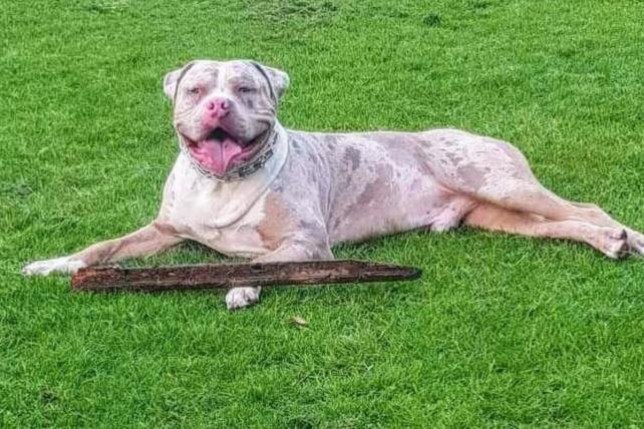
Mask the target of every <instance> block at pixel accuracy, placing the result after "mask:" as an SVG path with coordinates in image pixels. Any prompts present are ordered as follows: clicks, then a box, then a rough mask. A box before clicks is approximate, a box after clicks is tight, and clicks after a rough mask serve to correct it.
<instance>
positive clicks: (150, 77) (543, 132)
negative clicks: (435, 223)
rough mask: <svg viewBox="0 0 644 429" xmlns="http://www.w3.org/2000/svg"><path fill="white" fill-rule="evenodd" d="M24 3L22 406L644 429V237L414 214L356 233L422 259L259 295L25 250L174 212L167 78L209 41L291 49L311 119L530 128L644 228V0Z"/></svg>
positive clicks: (83, 413)
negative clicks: (82, 283)
mask: <svg viewBox="0 0 644 429" xmlns="http://www.w3.org/2000/svg"><path fill="white" fill-rule="evenodd" d="M0 6H1V7H0V10H1V12H0V70H1V71H2V73H1V77H0V100H1V103H0V427H3V428H5V427H7V428H10V427H20V428H24V427H106V428H120V427H174V426H182V427H223V428H233V427H234V428H248V427H280V428H282V427H284V428H318V427H322V428H365V427H401V428H402V427H459V428H464V427H534V428H544V427H557V428H559V427H627V428H636V427H644V387H643V385H644V261H642V260H639V261H638V260H629V261H626V262H620V263H616V262H612V261H609V260H606V259H604V258H603V257H602V256H601V255H600V254H599V253H597V252H595V251H593V250H592V249H590V248H588V247H585V246H582V245H577V244H572V243H567V242H554V241H540V240H531V239H526V238H519V237H512V236H506V235H496V234H490V233H483V232H477V231H466V230H461V231H456V232H453V233H447V234H444V235H430V234H422V233H412V234H407V235H401V236H396V237H387V238H384V239H381V240H377V241H373V242H369V243H365V244H361V245H350V246H343V247H341V248H338V249H336V255H337V256H339V257H352V258H353V257H355V258H362V259H368V260H376V261H379V260H382V261H391V262H396V263H404V264H413V265H417V266H420V267H422V268H423V270H424V276H423V279H422V280H421V281H418V282H414V283H404V284H384V285H380V286H376V287H369V286H363V287H356V288H342V287H333V288H331V287H328V288H321V289H300V290H267V291H265V293H264V295H263V299H262V303H261V304H260V305H258V306H255V307H253V308H251V309H249V310H246V311H240V312H236V313H229V312H228V311H226V310H225V305H224V302H223V295H222V294H219V293H209V292H204V293H186V294H180V293H176V294H166V295H148V296H144V295H127V294H116V295H90V294H70V292H69V288H68V280H67V279H65V278H60V277H57V278H37V279H36V278H30V279H24V278H23V277H22V276H21V275H20V274H19V271H20V268H21V266H22V264H23V263H25V262H26V261H29V260H34V259H41V258H44V257H53V256H59V255H63V254H67V253H69V252H71V251H74V250H77V249H79V248H81V247H83V246H85V245H88V244H90V243H92V242H95V241H97V240H101V239H105V238H110V237H114V236H118V235H121V234H123V233H125V232H128V231H131V230H133V229H135V228H137V227H139V226H141V225H143V224H145V223H147V222H148V221H150V220H151V219H152V218H153V217H154V216H155V211H156V208H157V206H158V203H159V199H160V189H161V186H162V184H163V181H164V178H165V176H166V174H167V173H168V171H169V169H170V166H171V164H172V162H173V159H174V157H175V156H176V153H177V145H176V141H175V138H174V134H173V130H172V128H171V125H170V104H169V102H168V101H167V100H166V99H165V97H164V95H163V93H162V90H161V80H162V78H163V75H164V74H165V72H166V71H168V70H171V69H173V68H175V67H176V66H178V65H180V64H183V63H184V62H187V61H188V60H190V59H193V58H198V57H205V58H254V59H257V60H259V61H262V62H265V63H267V64H270V65H273V66H277V67H280V68H282V69H284V70H287V71H288V72H289V74H290V76H291V88H290V90H289V91H288V93H287V95H286V98H285V100H284V102H283V104H282V107H281V112H280V118H281V121H282V123H283V124H284V125H285V126H287V127H291V128H297V129H308V130H374V129H404V130H421V129H426V128H431V127H436V126H444V125H450V126H455V127H459V128H464V129H467V130H470V131H475V132H478V133H483V134H488V135H491V136H495V137H498V138H502V139H505V140H508V141H511V142H513V143H514V144H516V145H517V146H518V147H519V148H521V149H522V150H523V151H524V152H525V154H526V155H527V157H528V158H529V159H530V161H531V163H532V165H533V166H534V170H535V172H536V173H537V175H538V176H539V177H540V178H541V180H542V181H543V183H545V184H546V185H547V186H549V187H551V188H552V189H553V190H555V191H556V192H557V193H559V194H561V195H562V196H565V197H567V198H570V199H573V200H576V201H593V202H596V203H599V204H600V205H602V206H603V207H605V208H606V209H607V210H608V211H609V212H610V213H612V214H613V215H615V216H616V217H617V218H618V219H620V220H622V221H624V222H625V223H627V224H630V225H631V226H633V227H634V228H636V229H640V230H642V229H644V217H643V216H642V206H643V203H644V185H643V182H644V181H643V180H642V179H643V177H644V173H643V172H644V147H643V142H644V113H643V112H644V109H643V102H644V80H643V79H642V71H643V70H644V50H643V46H644V32H643V31H642V28H643V27H642V22H644V8H643V7H642V6H643V5H642V2H641V1H638V0H631V1H628V0H610V1H608V0H605V1H602V0H592V1H591V0H569V1H561V0H542V1H533V0H513V1H502V0H454V1H448V0H436V1H431V2H427V1H424V2H419V1H414V0H398V1H395V2H392V1H390V0H369V1H357V0H354V1H350V0H346V1H344V0H268V1H259V0H227V1H221V0H217V1H205V0H185V1H180V2H176V1H170V0H147V1H135V0H74V1H69V0H68V1H63V0H57V1H54V0H24V1H11V0H1V3H0ZM219 259H220V257H219V256H217V255H216V254H214V253H212V252H210V251H208V250H206V249H204V248H202V247H199V246H196V245H186V246H183V247H180V248H178V249H176V250H173V251H172V252H170V253H168V254H165V255H163V256H159V257H155V258H152V259H151V260H148V261H135V262H134V263H137V264H141V263H146V264H148V263H161V262H163V263H182V262H196V261H216V260H219ZM296 315H297V316H300V317H303V318H304V319H306V320H307V321H309V325H308V327H304V328H300V327H297V326H294V325H293V324H292V322H291V319H292V318H293V317H294V316H296Z"/></svg>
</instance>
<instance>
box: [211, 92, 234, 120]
mask: <svg viewBox="0 0 644 429" xmlns="http://www.w3.org/2000/svg"><path fill="white" fill-rule="evenodd" d="M229 109H230V101H229V100H227V99H226V98H221V97H215V98H212V99H210V100H208V101H207V102H206V111H207V112H208V115H209V116H210V117H211V118H217V117H221V116H224V115H225V114H226V113H227V112H228V110H229Z"/></svg>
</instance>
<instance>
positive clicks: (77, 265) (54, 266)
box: [22, 256, 86, 276]
mask: <svg viewBox="0 0 644 429" xmlns="http://www.w3.org/2000/svg"><path fill="white" fill-rule="evenodd" d="M85 267H86V264H85V263H84V262H83V261H79V260H78V259H72V258H71V257H69V256H64V257H62V258H56V259H48V260H46V261H37V262H32V263H31V264H29V265H26V266H25V267H24V268H23V269H22V274H23V275H25V276H48V275H49V274H55V273H57V274H74V273H75V272H76V271H78V270H80V269H81V268H85Z"/></svg>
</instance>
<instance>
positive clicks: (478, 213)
mask: <svg viewBox="0 0 644 429" xmlns="http://www.w3.org/2000/svg"><path fill="white" fill-rule="evenodd" d="M465 224H466V225H469V226H473V227H478V228H482V229H488V230H492V231H503V232H508V233H513V234H521V235H527V236H531V237H549V238H559V239H568V240H575V241H581V242H585V243H588V244H589V245H591V246H592V247H594V248H595V249H597V250H599V251H600V252H602V253H603V254H605V255H606V256H608V257H609V258H613V259H618V258H620V257H623V256H625V255H626V253H627V252H628V250H629V246H628V243H627V241H626V232H625V231H624V230H623V229H620V228H613V227H601V226H597V225H593V224H590V223H587V222H582V221H578V220H549V219H546V218H543V217H541V216H537V215H534V214H530V213H522V212H517V211H513V210H509V209H505V208H502V207H498V206H495V205H492V204H481V205H480V206H478V207H477V208H475V209H474V210H473V211H472V212H471V213H470V214H469V215H468V216H467V217H466V218H465Z"/></svg>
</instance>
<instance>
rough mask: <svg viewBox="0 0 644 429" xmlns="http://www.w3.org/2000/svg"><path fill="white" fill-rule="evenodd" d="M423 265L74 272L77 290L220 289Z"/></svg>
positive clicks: (384, 276)
mask: <svg viewBox="0 0 644 429" xmlns="http://www.w3.org/2000/svg"><path fill="white" fill-rule="evenodd" d="M420 275H421V271H420V270H419V269H418V268H413V267H404V266H397V265H388V264H379V263H374V262H361V261H351V260H345V261H308V262H274V263H262V264H258V263H247V264H216V265H182V266H181V265H180V266H173V267H169V266H165V267H158V268H120V267H90V268H84V269H81V270H79V271H78V272H77V273H76V274H74V275H73V276H72V290H74V291H96V292H112V291H119V290H124V291H142V292H162V291H169V290H194V289H219V288H225V289H229V288H233V287H239V286H287V285H316V284H318V285H319V284H334V283H364V282H381V281H391V280H413V279H417V278H418V277H420Z"/></svg>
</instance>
